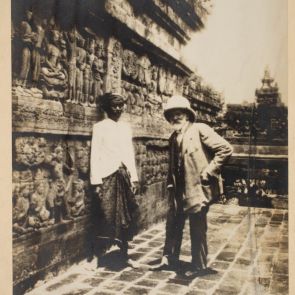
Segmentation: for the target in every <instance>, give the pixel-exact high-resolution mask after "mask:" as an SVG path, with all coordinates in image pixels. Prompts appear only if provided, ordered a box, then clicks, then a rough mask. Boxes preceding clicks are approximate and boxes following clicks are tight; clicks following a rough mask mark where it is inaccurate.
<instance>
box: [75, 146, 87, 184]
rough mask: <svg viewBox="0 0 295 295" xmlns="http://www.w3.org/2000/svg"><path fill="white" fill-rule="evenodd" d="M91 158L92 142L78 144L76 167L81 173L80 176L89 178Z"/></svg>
mask: <svg viewBox="0 0 295 295" xmlns="http://www.w3.org/2000/svg"><path fill="white" fill-rule="evenodd" d="M89 159H90V142H89V141H88V142H86V143H85V144H84V143H83V144H80V143H78V144H77V148H76V168H77V170H78V173H79V177H80V178H83V179H85V178H88V177H89V167H90V166H89V165H90V163H89Z"/></svg>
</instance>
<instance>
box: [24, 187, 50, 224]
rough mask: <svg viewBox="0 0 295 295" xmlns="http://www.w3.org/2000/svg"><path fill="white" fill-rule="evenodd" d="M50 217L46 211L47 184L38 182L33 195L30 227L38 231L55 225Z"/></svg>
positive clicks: (29, 220)
mask: <svg viewBox="0 0 295 295" xmlns="http://www.w3.org/2000/svg"><path fill="white" fill-rule="evenodd" d="M49 217H50V213H49V211H48V210H47V209H46V189H45V183H44V181H36V183H35V192H34V193H33V194H32V195H31V202H30V212H29V217H28V225H29V226H31V227H32V228H34V229H36V228H41V227H44V226H47V225H49V224H53V222H52V220H50V219H49Z"/></svg>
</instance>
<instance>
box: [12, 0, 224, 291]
mask: <svg viewBox="0 0 295 295" xmlns="http://www.w3.org/2000/svg"><path fill="white" fill-rule="evenodd" d="M82 2H83V4H82ZM151 5H152V6H151ZM12 7H13V13H12V16H13V22H12V23H13V25H12V51H13V52H12V56H13V63H12V69H13V70H12V73H13V88H12V89H13V90H12V118H13V121H12V125H13V196H12V202H13V235H14V240H13V259H14V264H13V267H14V285H15V292H16V294H21V292H22V291H23V290H25V289H27V288H28V287H30V286H31V285H32V284H33V283H34V282H35V281H37V280H38V279H40V278H42V277H43V276H45V275H46V274H48V273H49V272H54V271H57V270H58V269H59V268H60V267H64V266H66V265H68V264H69V263H71V262H72V261H76V260H79V259H81V258H83V257H85V255H86V252H87V247H88V242H89V238H88V231H89V230H90V227H91V220H90V216H91V214H90V213H91V209H92V208H93V206H92V204H93V203H92V202H93V192H92V187H91V185H90V183H89V155H90V145H91V144H90V143H91V133H92V126H93V124H94V123H95V122H97V121H98V120H100V119H101V118H102V117H103V113H102V111H101V110H100V108H99V105H98V103H97V101H98V98H99V97H100V96H101V95H102V94H103V93H104V92H106V91H116V92H121V93H122V94H123V95H124V96H126V98H127V106H126V112H125V114H124V116H123V120H125V121H128V122H130V123H131V125H132V127H133V133H134V148H135V154H136V164H137V169H138V174H139V180H140V194H139V196H138V197H137V199H138V202H139V207H140V212H139V216H138V224H139V228H140V229H144V228H147V227H148V226H149V225H151V224H152V223H155V222H157V221H158V220H160V219H161V218H163V216H164V214H165V212H166V198H165V193H166V185H165V181H166V173H167V165H168V154H167V150H168V143H167V138H168V135H169V131H170V130H169V126H168V124H167V123H166V122H165V121H164V118H163V115H162V108H163V103H165V102H166V101H167V99H168V98H169V97H170V96H171V95H173V94H174V93H180V94H184V95H186V96H187V97H188V98H189V99H190V100H192V101H194V102H195V106H194V107H195V108H196V109H198V112H199V114H200V116H201V115H202V116H203V117H204V118H203V119H204V121H206V120H207V121H212V120H211V119H210V118H213V117H214V115H215V114H216V112H217V111H218V110H219V109H220V106H221V104H220V101H219V99H218V97H217V98H216V95H215V94H214V93H213V92H210V91H208V89H205V88H204V89H202V88H200V86H201V84H200V83H197V84H196V83H194V81H195V78H190V76H191V74H192V71H191V70H189V68H188V67H186V66H185V65H183V64H182V63H181V62H180V56H179V49H180V47H181V45H182V44H185V42H186V40H187V39H188V33H189V32H190V31H191V30H193V29H196V27H194V26H192V24H193V19H189V20H185V19H184V18H183V16H181V14H180V13H179V12H178V13H177V9H176V8H177V7H176V8H175V7H174V9H173V8H171V7H170V6H169V3H168V2H167V3H166V1H147V2H145V5H144V6H143V7H141V8H139V7H138V5H136V4H135V2H134V1H127V0H120V1H119V0H116V1H93V0H87V1H67V0H64V1H54V0H46V1H42V3H41V2H40V3H39V2H36V1H23V2H20V1H13V3H12ZM151 7H154V8H157V13H156V14H153V13H152V11H151ZM168 8H169V9H168ZM186 9H193V8H192V7H191V8H190V6H188V4H186ZM162 17H165V18H166V20H167V21H166V22H164V23H161V21H160V20H161V19H162ZM198 21H199V22H200V20H198ZM199 25H200V24H199ZM199 25H198V26H199ZM197 93H199V95H197ZM198 102H199V103H198ZM202 104H203V105H202ZM200 105H201V106H200ZM151 212H152V214H151Z"/></svg>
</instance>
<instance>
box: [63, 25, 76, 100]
mask: <svg viewBox="0 0 295 295" xmlns="http://www.w3.org/2000/svg"><path fill="white" fill-rule="evenodd" d="M65 40H66V42H67V45H68V101H71V102H74V101H75V99H76V50H77V49H76V48H77V41H76V40H77V33H76V30H75V29H73V30H72V31H71V32H69V33H65Z"/></svg>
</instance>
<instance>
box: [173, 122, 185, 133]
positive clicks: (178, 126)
mask: <svg viewBox="0 0 295 295" xmlns="http://www.w3.org/2000/svg"><path fill="white" fill-rule="evenodd" d="M185 123H186V121H182V122H176V123H172V124H171V126H172V128H173V130H175V131H180V130H181V129H182V127H183V126H184V124H185Z"/></svg>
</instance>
